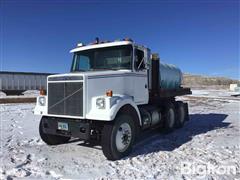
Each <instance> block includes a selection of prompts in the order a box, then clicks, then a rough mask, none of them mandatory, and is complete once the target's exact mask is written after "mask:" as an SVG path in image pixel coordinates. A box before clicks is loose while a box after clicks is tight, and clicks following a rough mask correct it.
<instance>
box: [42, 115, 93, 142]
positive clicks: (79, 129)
mask: <svg viewBox="0 0 240 180" xmlns="http://www.w3.org/2000/svg"><path fill="white" fill-rule="evenodd" d="M58 122H63V123H67V124H68V131H65V130H59V129H58ZM42 128H43V132H44V133H46V134H52V135H60V136H67V137H75V138H79V139H82V140H89V139H90V123H89V122H88V121H86V120H74V119H65V118H54V117H47V118H46V117H43V118H42Z"/></svg>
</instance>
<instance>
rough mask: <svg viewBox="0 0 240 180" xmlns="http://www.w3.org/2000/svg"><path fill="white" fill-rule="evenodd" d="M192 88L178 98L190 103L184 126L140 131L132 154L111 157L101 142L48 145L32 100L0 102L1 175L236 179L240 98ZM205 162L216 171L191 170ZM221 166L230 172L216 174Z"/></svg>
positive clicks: (239, 158) (239, 151)
mask: <svg viewBox="0 0 240 180" xmlns="http://www.w3.org/2000/svg"><path fill="white" fill-rule="evenodd" d="M193 93H194V94H193V95H191V96H185V97H181V98H179V99H181V100H185V101H187V102H189V111H190V121H188V122H187V123H186V124H185V126H184V127H183V128H181V129H178V130H175V131H174V132H173V133H171V134H163V133H161V132H160V131H159V130H154V131H152V132H145V133H144V134H143V135H142V138H141V141H139V142H138V143H137V144H136V146H135V147H134V150H133V152H132V154H131V155H130V156H129V157H126V158H124V159H122V160H119V161H115V162H111V161H107V160H106V159H105V157H104V156H103V154H102V151H101V147H99V146H96V147H88V146H87V145H85V144H83V142H81V141H74V142H70V143H68V144H64V145H59V146H52V147H50V146H47V145H46V144H44V143H43V142H42V141H41V140H40V138H39V135H38V124H39V120H40V117H39V116H34V115H33V112H32V111H33V108H34V104H0V113H1V116H0V120H1V122H0V123H1V124H0V133H1V139H0V140H1V152H0V159H1V162H0V179H19V178H21V177H24V178H26V179H107V178H115V179H193V178H194V179H195V178H200V179H226V180H227V179H234V178H236V179H239V178H240V173H239V171H240V139H239V138H240V133H239V128H240V118H239V117H240V109H239V108H240V98H234V97H230V93H229V92H227V91H225V90H223V91H207V90H204V92H203V91H194V92H193ZM183 165H185V166H184V167H185V168H186V167H188V166H189V167H190V166H191V168H190V170H191V172H190V171H188V172H187V171H183V168H184V167H183ZM210 165H211V166H212V167H215V169H217V168H218V171H212V173H208V172H206V171H205V173H199V172H198V171H197V170H196V169H197V168H198V167H202V171H201V172H204V168H203V167H206V166H208V167H209V166H210ZM219 167H221V168H222V170H221V169H219ZM226 167H230V168H232V169H230V170H231V171H229V172H228V171H227V170H226V169H225V173H224V174H222V175H221V172H223V170H224V168H226ZM194 170H196V171H194ZM220 170H221V171H220Z"/></svg>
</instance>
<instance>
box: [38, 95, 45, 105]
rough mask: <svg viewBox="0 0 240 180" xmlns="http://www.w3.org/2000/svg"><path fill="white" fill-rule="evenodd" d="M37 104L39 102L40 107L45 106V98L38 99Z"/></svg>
mask: <svg viewBox="0 0 240 180" xmlns="http://www.w3.org/2000/svg"><path fill="white" fill-rule="evenodd" d="M38 102H39V105H40V106H45V104H46V98H45V97H39V99H38Z"/></svg>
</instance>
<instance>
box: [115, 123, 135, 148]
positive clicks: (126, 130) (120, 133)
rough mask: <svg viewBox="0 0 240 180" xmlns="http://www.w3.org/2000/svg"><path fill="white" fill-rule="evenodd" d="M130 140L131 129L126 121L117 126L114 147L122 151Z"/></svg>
mask: <svg viewBox="0 0 240 180" xmlns="http://www.w3.org/2000/svg"><path fill="white" fill-rule="evenodd" d="M131 140H132V130H131V127H130V125H129V124H128V123H123V124H121V125H120V126H119V128H118V130H117V134H116V147H117V150H118V151H119V152H124V151H125V150H126V149H127V148H128V147H129V145H130V143H131Z"/></svg>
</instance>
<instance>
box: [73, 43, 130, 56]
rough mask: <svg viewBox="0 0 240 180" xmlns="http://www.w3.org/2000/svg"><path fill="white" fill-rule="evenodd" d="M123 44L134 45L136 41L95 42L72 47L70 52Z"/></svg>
mask: <svg viewBox="0 0 240 180" xmlns="http://www.w3.org/2000/svg"><path fill="white" fill-rule="evenodd" d="M121 45H134V42H133V41H113V42H106V43H95V44H89V45H82V46H79V47H76V48H74V49H72V50H71V51H70V53H75V52H78V51H83V50H88V49H96V48H104V47H112V46H121Z"/></svg>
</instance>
